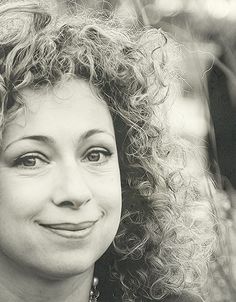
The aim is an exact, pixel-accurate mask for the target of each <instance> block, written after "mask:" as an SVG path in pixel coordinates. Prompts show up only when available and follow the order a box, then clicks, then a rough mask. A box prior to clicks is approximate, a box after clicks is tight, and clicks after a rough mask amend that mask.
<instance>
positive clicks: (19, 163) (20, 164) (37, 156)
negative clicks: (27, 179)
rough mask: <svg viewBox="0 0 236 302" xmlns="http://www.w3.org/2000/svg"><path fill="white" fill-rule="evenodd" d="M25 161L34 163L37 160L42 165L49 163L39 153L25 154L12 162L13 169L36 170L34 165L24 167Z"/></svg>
mask: <svg viewBox="0 0 236 302" xmlns="http://www.w3.org/2000/svg"><path fill="white" fill-rule="evenodd" d="M27 159H33V160H35V161H36V160H37V159H38V160H40V161H41V162H42V163H44V164H48V163H49V161H48V160H47V159H46V157H45V156H44V155H43V154H41V153H27V154H24V155H21V156H20V157H18V158H16V159H15V160H14V162H13V167H17V168H22V169H31V170H33V169H36V167H35V165H32V166H30V165H29V166H27V165H24V161H26V160H27Z"/></svg>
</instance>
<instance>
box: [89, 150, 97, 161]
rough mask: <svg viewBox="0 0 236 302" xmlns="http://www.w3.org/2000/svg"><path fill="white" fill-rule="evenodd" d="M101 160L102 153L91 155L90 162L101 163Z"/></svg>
mask: <svg viewBox="0 0 236 302" xmlns="http://www.w3.org/2000/svg"><path fill="white" fill-rule="evenodd" d="M99 159H100V153H95V152H94V153H91V154H90V155H89V160H90V161H99Z"/></svg>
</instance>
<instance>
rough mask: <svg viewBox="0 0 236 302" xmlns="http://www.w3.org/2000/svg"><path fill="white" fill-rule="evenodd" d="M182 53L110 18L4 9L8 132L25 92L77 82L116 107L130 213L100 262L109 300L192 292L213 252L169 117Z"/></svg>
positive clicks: (2, 116) (154, 33)
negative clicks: (166, 107) (165, 109)
mask: <svg viewBox="0 0 236 302" xmlns="http://www.w3.org/2000/svg"><path fill="white" fill-rule="evenodd" d="M177 51H178V46H177V45H176V44H175V43H174V42H173V40H172V39H170V38H169V37H168V35H167V34H166V33H164V32H162V31H161V30H154V29H145V30H141V29H138V27H137V26H133V27H129V28H128V27H127V26H124V25H122V22H120V21H119V20H118V19H117V18H116V17H115V16H112V17H111V16H109V15H108V14H107V13H106V12H103V13H98V12H96V14H95V13H94V12H91V11H88V10H84V9H80V8H78V9H77V10H76V11H74V14H70V15H67V16H55V15H53V14H51V12H50V11H46V10H45V9H44V8H43V7H41V6H39V5H37V4H34V3H33V2H32V1H28V2H24V1H20V2H14V3H11V4H6V5H0V98H1V106H0V108H1V111H0V122H1V123H0V127H1V133H2V131H3V130H4V127H5V126H6V123H7V121H8V120H9V119H11V118H12V117H14V114H15V113H16V112H17V110H18V109H19V108H21V107H22V106H24V100H23V99H22V98H21V96H20V92H21V89H22V88H24V87H30V88H32V89H41V88H42V87H44V86H45V85H52V86H53V85H55V84H57V83H58V82H60V81H62V80H65V78H66V79H70V78H75V77H76V78H80V79H84V80H85V81H87V82H88V83H89V84H90V85H91V87H92V88H93V90H94V93H96V94H97V96H98V97H100V98H102V99H103V100H105V101H106V103H107V105H108V107H109V108H110V112H111V115H112V118H113V123H114V128H115V133H116V140H117V147H118V154H119V163H120V171H121V182H122V193H123V210H122V218H121V223H120V227H119V230H118V233H117V235H116V237H115V239H114V242H113V244H112V245H111V246H110V247H109V249H108V250H107V252H106V253H105V254H104V255H103V257H102V258H101V259H99V260H98V262H97V264H96V272H97V274H98V275H99V276H100V278H101V279H102V280H101V282H100V283H101V287H102V290H101V293H102V294H103V295H104V301H106V298H107V300H110V301H115V299H116V297H117V299H120V296H122V301H150V300H153V299H161V298H162V297H163V296H165V295H169V294H178V293H181V292H182V291H183V290H185V289H188V290H191V289H193V288H195V287H196V286H197V285H198V284H199V281H200V279H201V277H202V276H203V275H204V274H203V273H204V271H205V268H206V262H207V260H208V259H209V257H210V254H211V250H212V236H213V228H212V222H211V220H210V219H202V216H201V215H200V217H198V215H196V211H198V212H199V211H202V210H204V211H206V207H205V205H206V204H207V202H204V201H203V200H202V197H201V194H200V193H199V190H198V188H197V185H196V183H195V182H194V181H193V180H190V179H189V178H186V176H185V174H184V173H183V172H182V168H183V167H184V162H185V152H184V150H183V148H182V147H181V144H179V143H178V141H177V140H176V139H174V138H173V137H172V136H171V135H170V133H169V130H168V127H167V125H166V119H165V116H164V115H163V113H162V103H163V102H164V101H165V99H166V98H167V96H168V91H169V88H170V86H171V81H174V80H175V77H176V76H175V70H174V68H173V65H172V63H171V57H172V53H174V52H177ZM94 88H95V89H94ZM62 122H63V121H62ZM205 216H206V215H205ZM205 216H204V217H205Z"/></svg>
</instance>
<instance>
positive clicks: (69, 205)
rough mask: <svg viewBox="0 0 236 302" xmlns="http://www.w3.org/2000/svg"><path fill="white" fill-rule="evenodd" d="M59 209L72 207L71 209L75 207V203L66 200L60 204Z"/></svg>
mask: <svg viewBox="0 0 236 302" xmlns="http://www.w3.org/2000/svg"><path fill="white" fill-rule="evenodd" d="M59 207H70V208H71V207H74V203H73V202H72V201H69V200H65V201H62V202H61V203H60V204H59Z"/></svg>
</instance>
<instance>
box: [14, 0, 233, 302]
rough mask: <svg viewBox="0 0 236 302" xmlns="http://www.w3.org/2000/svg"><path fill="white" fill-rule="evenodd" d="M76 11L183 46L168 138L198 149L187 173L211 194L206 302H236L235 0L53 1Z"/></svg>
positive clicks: (60, 7) (62, 8) (60, 9)
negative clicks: (89, 10)
mask: <svg viewBox="0 0 236 302" xmlns="http://www.w3.org/2000/svg"><path fill="white" fill-rule="evenodd" d="M8 1H9V0H8ZM12 1H14V0H12ZM39 1H40V0H39ZM41 1H44V0H41ZM45 2H46V3H47V5H49V2H47V1H46V0H45ZM77 4H79V5H82V6H89V7H93V8H99V9H104V10H111V11H116V12H117V14H119V15H120V17H121V18H123V19H124V20H125V21H124V22H127V23H136V24H139V26H152V27H155V28H160V27H161V28H162V29H163V30H164V31H166V32H168V33H169V34H170V35H171V36H172V37H173V38H174V40H176V41H177V42H179V43H180V46H181V51H182V53H183V60H182V62H181V63H180V69H181V72H180V78H181V81H180V83H179V87H178V89H176V91H177V90H178V93H176V95H175V97H174V101H173V102H171V106H170V107H169V109H168V118H169V121H170V125H171V126H172V129H173V131H175V132H176V133H177V134H178V135H180V136H181V137H183V138H184V139H186V140H188V141H190V142H191V143H194V144H195V146H196V150H197V152H196V154H197V155H196V154H195V155H194V156H193V157H192V158H191V164H190V166H189V169H190V170H191V172H192V173H193V174H195V175H196V176H197V177H199V178H200V179H201V182H202V187H203V190H207V191H208V193H209V194H210V195H211V197H212V198H211V200H212V203H213V205H214V207H215V210H216V211H217V215H218V217H219V220H220V226H221V227H220V228H219V231H218V232H219V244H218V250H217V252H216V253H215V255H213V258H212V263H211V267H210V273H209V280H208V284H207V286H206V288H205V289H204V296H205V299H206V302H213V301H214V302H218V301H219V302H235V301H236V0H106V1H101V0H100V1H99V0H77V1H76V0H53V1H50V5H52V7H53V9H57V10H58V12H61V13H62V12H64V11H66V10H67V9H68V7H69V6H70V7H73V5H77ZM210 179H213V181H214V185H213V184H212V181H210Z"/></svg>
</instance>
